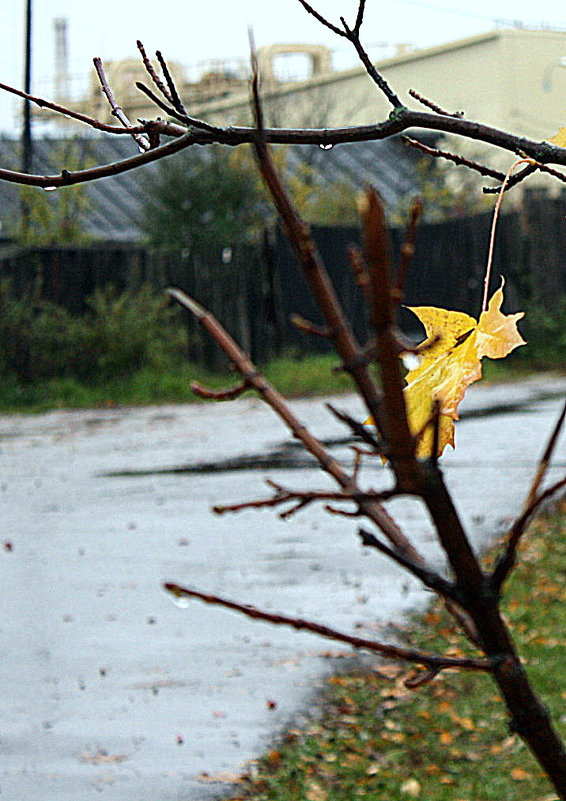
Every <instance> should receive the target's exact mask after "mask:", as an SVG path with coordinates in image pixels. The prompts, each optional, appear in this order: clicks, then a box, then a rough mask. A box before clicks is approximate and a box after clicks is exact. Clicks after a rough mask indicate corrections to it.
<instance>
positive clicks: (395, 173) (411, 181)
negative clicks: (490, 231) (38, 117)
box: [0, 135, 419, 242]
mask: <svg viewBox="0 0 566 801" xmlns="http://www.w3.org/2000/svg"><path fill="white" fill-rule="evenodd" d="M70 142H72V143H74V150H73V154H74V155H73V158H74V159H76V158H77V154H78V156H79V157H80V158H81V159H82V160H83V162H84V161H86V163H87V164H89V163H90V164H106V163H111V162H114V161H118V160H119V159H123V158H126V157H128V156H131V155H132V154H134V153H136V152H137V145H136V144H135V143H134V142H133V141H132V140H130V139H129V138H127V137H125V136H123V137H122V136H112V135H100V136H98V135H97V136H83V137H77V138H74V139H68V138H67V139H54V138H50V139H39V140H37V141H35V142H34V145H33V160H34V164H33V172H35V173H38V174H42V175H53V174H57V173H59V172H60V171H61V169H62V168H67V169H72V165H71V166H69V162H68V161H67V162H66V160H65V155H64V153H65V147H66V146H67V147H68V146H69V143H70ZM19 147H20V145H19V142H18V141H17V140H14V139H6V138H4V139H0V164H1V165H2V166H3V167H4V168H8V169H17V168H18V158H19V157H18V153H19ZM418 158H419V156H418V155H417V154H416V153H415V151H413V150H412V149H410V148H407V147H406V146H405V145H404V144H403V143H402V142H401V140H400V139H399V138H393V139H388V140H385V141H376V142H366V143H364V142H356V143H351V144H348V145H337V146H335V147H333V148H332V149H331V150H323V149H321V148H319V147H317V146H305V147H302V148H301V149H299V148H298V147H297V148H295V149H293V150H291V151H290V156H289V169H290V170H291V171H293V170H295V169H297V168H298V167H299V165H300V163H301V161H302V160H304V159H308V162H309V163H310V164H311V165H312V167H313V168H314V174H315V175H316V176H317V179H318V180H319V181H320V183H321V184H322V185H326V186H328V185H329V184H331V183H333V182H339V183H345V182H346V183H351V184H352V185H353V186H354V187H356V188H362V187H363V186H366V185H368V184H369V185H372V186H374V187H375V188H376V189H377V191H378V192H379V193H380V194H381V196H382V197H383V200H384V203H385V205H386V208H387V209H388V210H389V211H391V212H392V211H394V210H396V209H397V208H398V207H399V205H400V204H401V203H402V202H403V200H404V199H405V198H406V197H407V196H408V195H409V196H410V195H412V194H415V193H416V191H417V188H416V183H415V172H414V165H415V161H416V159H418ZM156 169H159V167H158V164H151V165H146V166H144V167H140V168H138V169H136V170H132V171H131V172H126V173H122V174H121V175H116V176H112V177H109V178H103V179H101V180H98V181H92V182H89V183H86V184H84V185H83V186H84V191H85V193H86V195H87V198H88V209H87V212H86V219H85V224H84V227H85V233H86V234H88V235H89V236H90V237H92V238H94V239H103V240H106V241H112V242H139V241H140V239H141V231H140V227H139V219H140V215H141V199H142V196H143V193H144V192H146V191H147V176H148V174H149V175H150V174H151V172H153V171H154V170H156ZM37 191H38V192H40V191H43V190H40V189H38V190H37ZM61 191H65V190H64V189H63V190H61ZM54 194H55V193H54ZM0 208H1V212H0V215H1V217H0V222H1V223H2V229H1V231H0V234H1V235H2V236H3V237H6V236H7V235H9V233H10V231H13V230H14V228H15V226H16V224H17V218H18V215H19V208H20V205H19V190H18V187H17V186H16V185H15V184H9V183H6V182H0Z"/></svg>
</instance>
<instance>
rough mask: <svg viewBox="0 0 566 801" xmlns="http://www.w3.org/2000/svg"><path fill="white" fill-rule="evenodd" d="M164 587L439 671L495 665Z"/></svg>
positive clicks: (489, 668)
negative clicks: (377, 640) (349, 632)
mask: <svg viewBox="0 0 566 801" xmlns="http://www.w3.org/2000/svg"><path fill="white" fill-rule="evenodd" d="M163 588H164V589H165V590H166V591H167V592H170V593H171V594H172V595H174V596H175V597H176V598H197V599H198V600H200V601H204V603H207V604H212V605H214V606H222V607H224V608H225V609H232V610H233V611H235V612H240V613H241V614H243V615H245V616H246V617H251V618H253V619H255V620H265V621H266V622H268V623H273V624H275V625H278V626H290V627H291V628H294V629H296V630H298V631H310V632H312V633H313V634H319V635H320V636H321V637H327V638H328V639H330V640H334V641H336V642H343V643H347V644H348V645H351V646H353V647H354V648H361V649H363V650H365V651H372V652H373V653H378V654H382V655H383V656H386V657H388V658H390V659H397V660H399V661H402V662H412V663H413V664H417V665H425V666H426V667H430V668H434V669H437V670H438V671H441V670H447V669H452V668H456V669H461V670H479V671H483V672H486V673H491V672H492V671H493V669H494V665H495V663H494V661H493V660H489V659H473V658H471V657H470V658H466V657H462V658H455V657H450V656H442V655H440V654H438V655H437V654H429V653H425V652H423V651H418V650H412V649H408V648H399V647H397V646H395V645H386V644H384V643H380V642H376V641H375V640H368V639H365V638H363V637H356V636H354V635H351V634H345V633H343V632H340V631H337V630H336V629H333V628H330V627H329V626H323V625H321V624H320V623H315V622H314V621H311V620H304V619H303V618H298V617H291V616H289V615H280V614H276V613H274V612H267V611H266V610H262V609H258V608H257V607H255V606H251V605H248V604H240V603H237V602H236V601H230V600H229V599H228V598H223V597H221V596H219V595H211V594H208V593H204V592H200V591H199V590H195V589H192V588H189V587H184V586H182V585H180V584H176V583H173V582H166V583H165V584H164V585H163Z"/></svg>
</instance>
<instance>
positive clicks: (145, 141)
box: [92, 58, 151, 150]
mask: <svg viewBox="0 0 566 801" xmlns="http://www.w3.org/2000/svg"><path fill="white" fill-rule="evenodd" d="M92 61H93V64H94V69H95V70H96V74H97V75H98V80H99V81H100V85H101V87H102V91H103V93H104V95H105V97H106V99H107V100H108V103H109V104H110V108H111V109H112V115H113V116H114V117H116V119H118V120H120V122H121V123H122V125H123V126H124V128H132V124H131V123H130V120H129V119H128V117H127V116H126V113H125V112H124V109H123V108H122V107H121V106H119V105H118V103H117V102H116V98H115V97H114V92H113V91H112V89H111V87H110V84H109V83H108V79H107V78H106V73H105V72H104V67H103V66H102V59H100V58H93V60H92ZM131 136H132V139H133V140H134V141H135V142H136V143H137V144H138V146H139V148H140V150H150V149H151V142H150V140H149V138H148V137H147V136H145V135H144V134H138V133H132V134H131Z"/></svg>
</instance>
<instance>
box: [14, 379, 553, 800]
mask: <svg viewBox="0 0 566 801" xmlns="http://www.w3.org/2000/svg"><path fill="white" fill-rule="evenodd" d="M564 392H566V381H564V380H559V379H556V380H548V381H545V382H544V383H543V384H540V382H539V383H527V384H522V385H515V384H514V385H494V386H489V385H485V386H482V385H477V386H476V387H474V388H472V389H471V391H470V392H469V396H468V399H467V400H466V402H465V406H464V408H465V409H466V410H467V412H468V416H467V417H465V419H463V420H462V421H461V422H460V423H459V425H458V426H457V450H456V451H455V452H454V453H451V454H449V455H448V456H447V457H446V458H445V459H444V460H443V462H444V466H445V471H446V476H447V481H448V484H449V486H450V487H451V488H452V489H453V491H454V494H455V497H456V500H457V505H458V508H459V510H460V512H461V514H462V517H463V518H464V520H465V522H466V524H467V525H468V527H469V530H470V532H471V536H472V537H473V540H474V542H475V543H476V545H477V546H478V547H481V545H483V544H485V543H487V542H488V541H489V540H490V539H491V538H492V537H493V536H494V534H495V533H496V532H498V531H501V530H502V527H503V526H504V525H505V524H506V522H508V521H509V519H510V517H511V516H512V514H513V512H514V510H516V509H517V507H518V505H519V504H520V502H521V499H522V498H523V496H524V493H525V492H526V489H527V487H528V483H529V480H530V477H531V476H532V472H533V469H534V464H535V461H536V458H537V457H538V456H539V455H540V452H541V450H542V447H543V444H544V440H545V436H546V435H547V432H548V431H549V429H550V427H551V425H552V423H553V422H554V420H555V419H556V416H557V414H558V409H559V406H560V397H559V396H560V395H561V396H563V395H564ZM336 405H337V406H338V407H340V408H344V409H346V410H347V411H348V412H350V413H351V414H356V413H358V412H360V410H359V407H358V405H357V401H356V400H355V399H353V398H340V399H339V400H337V401H336ZM293 408H294V409H295V410H296V411H297V413H298V414H299V416H300V417H301V418H302V419H303V420H304V421H305V422H307V423H311V424H312V426H313V429H314V431H315V433H317V435H318V436H319V437H321V438H323V439H325V440H328V441H329V442H330V443H334V444H333V445H332V451H333V453H334V454H335V455H337V456H338V457H339V458H340V459H341V460H343V461H344V462H345V463H350V462H351V454H350V451H349V449H348V447H347V444H346V443H345V442H344V435H345V432H344V430H343V429H342V428H341V426H340V424H338V423H337V422H336V421H335V420H334V419H333V418H332V417H330V415H329V414H328V413H327V412H326V411H325V410H324V408H323V407H322V403H321V401H319V400H316V401H312V400H306V401H300V402H297V403H294V404H293ZM490 408H491V409H492V411H493V410H499V411H498V412H497V413H490V414H485V411H486V409H487V410H489V409H490ZM360 413H361V412H360ZM242 457H245V458H242ZM565 463H566V443H565V438H564V437H563V438H562V441H561V443H560V446H559V448H558V452H557V457H556V467H555V468H554V473H553V474H554V475H555V476H558V475H559V474H560V473H563V472H564V468H565ZM270 465H272V466H270ZM217 468H220V469H217ZM0 471H1V477H0V489H1V493H0V525H1V531H0V543H2V544H3V549H2V552H1V553H0V575H1V579H2V587H3V604H2V607H3V609H2V617H1V620H0V637H1V642H2V653H3V659H2V662H1V665H0V686H1V687H2V689H3V692H2V700H1V716H0V719H1V720H2V725H1V729H0V798H2V799H6V800H7V801H12V800H14V801H19V799H23V798H37V799H41V801H79V799H80V801H91V799H99V798H108V799H111V801H126V799H127V801H133V799H136V801H146V799H147V801H149V800H150V799H151V801H198V800H199V799H206V798H208V797H210V796H211V795H216V794H218V793H221V792H222V791H223V790H226V788H227V786H228V785H229V781H230V779H231V778H233V777H234V775H236V774H237V773H238V772H239V771H240V770H241V769H242V766H243V765H244V764H245V763H246V762H247V761H248V760H251V759H253V758H254V757H257V756H258V755H259V754H260V753H261V751H262V749H263V748H265V747H266V746H267V744H268V743H269V740H270V738H272V737H273V736H274V735H275V734H276V733H277V732H278V731H280V730H281V728H282V727H283V726H284V725H285V724H286V723H287V722H288V721H289V720H290V719H292V718H293V717H294V716H296V715H297V713H298V712H300V711H301V710H303V709H306V708H308V705H309V702H310V699H311V698H312V696H313V694H314V692H315V691H316V688H317V686H319V684H320V682H321V679H322V677H323V676H324V675H325V674H326V673H327V672H328V671H330V670H332V669H333V668H334V666H335V660H342V663H343V660H344V659H345V658H348V657H347V656H346V657H344V655H343V654H344V651H343V649H342V648H340V647H337V646H336V645H334V644H333V643H331V642H328V641H324V640H322V639H320V638H317V637H315V636H313V635H309V634H305V633H303V634H300V633H296V632H294V631H287V630H284V629H274V628H272V627H269V626H267V625H265V624H262V623H252V622H251V621H248V620H244V619H241V618H239V617H238V616H236V615H235V614H233V613H230V612H226V611H223V610H218V609H212V608H207V607H203V606H201V605H199V604H198V603H196V602H195V603H193V604H191V605H190V606H189V607H188V608H186V609H184V608H178V607H177V606H176V605H175V604H174V603H173V602H172V600H171V599H170V597H168V596H166V595H165V594H164V593H163V591H162V590H161V583H162V582H163V581H164V580H176V581H179V582H181V583H189V584H192V585H194V586H198V587H199V588H201V589H204V590H206V591H210V592H217V593H221V594H224V595H227V596H229V597H232V598H234V599H238V600H242V601H244V602H250V603H255V604H257V605H261V606H263V607H266V608H269V609H273V610H278V611H284V612H288V613H296V614H300V615H302V616H304V617H311V618H313V619H316V620H319V621H321V622H328V623H330V624H331V625H334V626H336V627H339V628H342V629H345V630H348V631H352V630H353V629H354V627H358V628H357V629H356V630H357V631H362V632H365V633H366V634H367V633H368V632H371V631H373V632H374V633H375V631H376V630H379V629H385V631H382V632H381V634H382V636H383V637H387V636H390V635H391V632H387V630H386V629H387V623H388V622H389V621H392V622H397V623H398V622H402V619H403V615H405V614H406V613H407V612H408V611H410V610H413V609H415V608H419V607H421V606H422V605H423V604H425V603H426V601H427V595H426V593H424V592H422V591H421V590H420V589H419V588H417V587H416V586H415V584H414V583H413V582H412V581H411V580H409V579H407V577H406V576H404V575H403V574H401V573H400V572H399V570H398V569H397V568H395V567H394V566H391V565H389V564H388V563H387V562H386V561H384V560H383V559H382V558H381V557H379V556H378V555H377V554H375V553H368V552H367V551H363V550H362V548H361V547H360V545H359V543H358V541H357V538H356V536H355V530H356V523H355V521H353V522H350V521H348V520H346V519H344V518H338V517H335V516H328V515H325V514H324V513H323V512H322V511H321V510H320V509H319V510H314V509H307V510H306V511H304V512H302V513H300V514H298V515H297V516H295V517H294V518H293V519H291V520H288V521H285V522H284V521H280V520H278V519H277V518H276V517H275V516H274V514H273V513H272V512H270V511H269V510H264V511H255V510H250V511H245V512H242V513H240V514H238V515H230V516H228V517H223V518H218V517H215V516H213V515H212V514H211V513H210V511H209V508H210V506H211V504H213V503H218V502H232V501H239V500H247V499H253V498H256V497H265V496H266V495H267V494H268V490H267V488H266V487H265V485H264V484H263V477H265V476H269V477H271V478H273V479H275V480H278V481H280V482H281V483H284V484H285V485H287V486H292V487H299V488H304V487H307V486H308V487H315V488H323V487H325V486H328V485H327V482H326V479H325V477H324V476H321V475H317V474H316V472H314V471H313V470H312V467H311V465H310V464H309V461H308V460H305V458H304V456H303V455H302V454H301V453H300V452H299V451H298V450H297V449H296V447H295V446H294V445H293V443H292V441H291V440H290V438H289V437H288V435H287V432H286V431H285V429H284V428H283V427H282V424H281V423H280V422H279V421H278V420H277V419H276V418H275V417H274V416H273V413H272V412H271V411H270V410H269V409H267V408H265V407H263V406H262V405H261V404H260V403H259V402H258V401H256V400H241V401H237V402H234V403H232V404H230V405H226V404H224V405H213V406H210V405H208V406H207V405H203V406H194V405H186V406H171V407H159V408H157V407H151V408H143V409H112V410H105V411H100V410H92V411H81V412H66V411H60V412H53V413H49V414H44V415H38V416H34V417H24V416H3V417H0ZM364 476H365V479H366V480H367V481H368V482H370V483H371V484H372V486H376V487H381V486H387V484H388V481H389V479H388V476H387V473H386V471H384V470H383V469H382V468H381V467H380V466H378V465H374V464H371V465H368V467H367V468H366V470H365V472H364ZM390 510H391V511H392V512H393V513H394V514H395V515H396V516H398V518H399V519H400V520H401V522H402V523H403V526H404V529H405V531H406V532H407V533H410V534H411V535H413V536H414V537H415V540H416V541H417V542H418V544H419V547H420V548H421V549H422V550H423V551H424V552H425V553H426V555H427V556H429V558H430V559H431V560H439V559H441V558H442V557H441V554H440V553H439V551H438V549H437V547H436V545H435V543H434V540H433V537H432V532H431V531H430V528H429V527H428V524H427V523H426V522H425V521H423V520H422V519H421V515H420V510H419V507H418V504H417V503H416V502H414V501H407V500H395V501H394V502H392V503H391V504H390ZM360 627H361V628H360ZM346 653H348V652H346Z"/></svg>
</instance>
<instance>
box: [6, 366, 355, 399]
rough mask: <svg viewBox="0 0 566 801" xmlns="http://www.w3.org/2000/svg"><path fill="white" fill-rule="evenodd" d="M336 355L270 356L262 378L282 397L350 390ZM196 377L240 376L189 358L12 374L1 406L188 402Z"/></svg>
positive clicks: (230, 379)
mask: <svg viewBox="0 0 566 801" xmlns="http://www.w3.org/2000/svg"><path fill="white" fill-rule="evenodd" d="M337 365H338V359H337V358H336V357H334V356H306V357H304V358H302V359H291V358H279V359H273V361H271V362H270V363H269V364H267V365H266V366H265V368H264V374H265V376H266V378H267V379H268V380H269V381H271V382H272V383H273V384H274V385H275V386H276V387H277V388H278V389H279V391H280V392H282V393H283V394H284V395H285V396H286V397H298V396H308V395H327V394H334V393H339V392H348V391H351V389H352V383H351V381H350V379H349V378H348V376H346V375H345V374H344V373H343V372H335V371H334V368H335V367H336V366H337ZM192 381H198V382H199V383H201V384H204V385H206V386H208V387H211V388H213V389H225V388H227V387H229V386H230V385H232V384H236V383H237V381H238V378H237V377H236V376H232V375H231V374H230V373H228V372H226V373H224V374H220V373H210V372H207V371H206V370H203V369H202V368H200V367H196V366H195V365H192V364H179V365H178V366H176V367H169V368H167V369H161V370H157V369H151V368H144V369H141V370H139V371H137V372H135V373H132V374H131V375H124V376H120V377H116V378H113V379H111V380H106V381H89V382H88V383H86V382H81V381H78V380H77V379H75V378H53V379H50V380H48V381H36V382H33V383H29V384H24V383H21V382H18V381H17V380H16V379H15V378H11V377H6V376H5V377H3V378H2V379H1V380H0V411H2V412H42V411H47V410H49V409H60V408H77V409H81V408H88V407H105V406H106V407H111V406H141V405H146V404H151V403H155V404H159V403H188V402H195V401H198V400H199V399H198V398H197V397H196V396H195V395H194V394H193V392H192V391H191V382H192Z"/></svg>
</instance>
